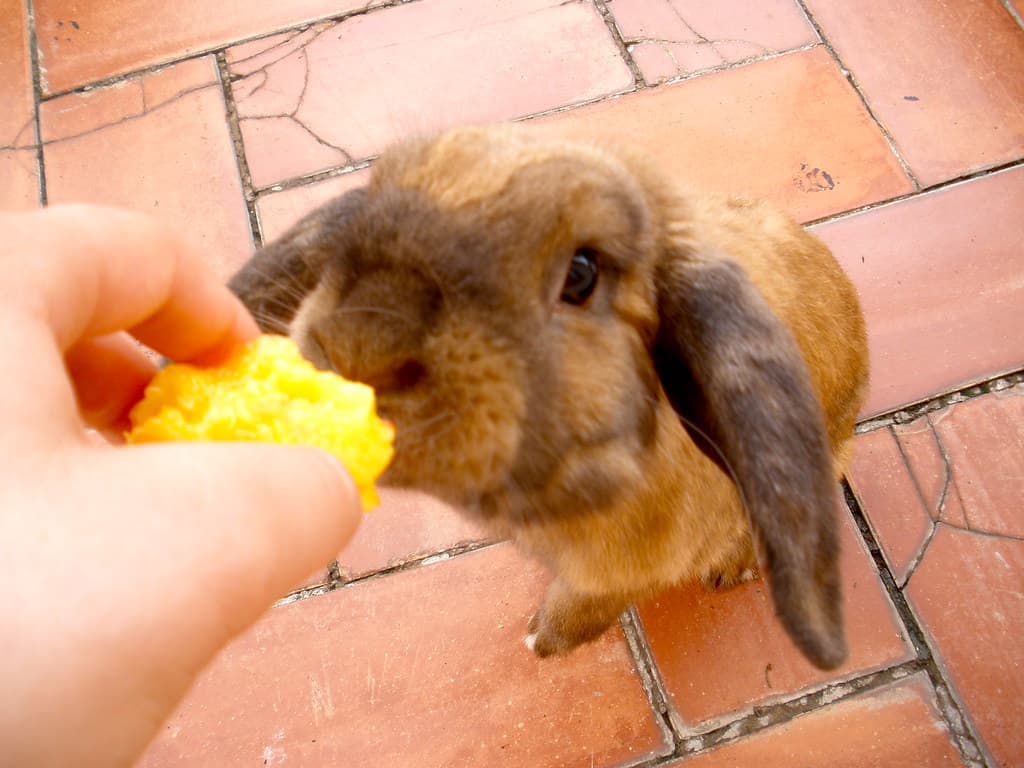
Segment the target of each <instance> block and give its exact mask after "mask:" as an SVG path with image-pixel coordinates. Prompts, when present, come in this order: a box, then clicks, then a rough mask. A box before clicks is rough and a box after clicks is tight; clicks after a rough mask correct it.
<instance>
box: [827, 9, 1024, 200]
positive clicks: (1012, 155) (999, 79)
mask: <svg viewBox="0 0 1024 768" xmlns="http://www.w3.org/2000/svg"><path fill="white" fill-rule="evenodd" d="M807 6H808V8H809V9H810V11H811V13H812V14H813V15H814V17H815V19H817V21H818V23H819V24H821V26H822V29H823V30H824V33H825V35H826V36H827V37H828V38H829V40H830V41H831V42H832V44H833V45H834V46H835V48H836V51H837V52H838V53H839V56H840V58H842V60H843V62H844V64H846V66H847V67H849V68H850V70H852V72H853V75H854V77H856V78H857V82H858V83H859V85H860V87H861V89H862V90H863V92H864V94H865V95H866V97H867V99H868V101H869V103H870V104H871V106H872V108H873V109H874V110H875V114H877V115H878V117H879V119H880V120H881V121H882V123H883V124H884V125H885V126H886V127H887V128H888V129H889V131H890V132H891V133H892V135H893V137H894V138H895V140H896V143H897V145H898V146H899V148H900V150H901V152H902V153H903V156H904V157H905V158H906V160H907V162H908V163H909V164H910V167H911V169H912V170H913V171H914V173H915V175H917V177H918V178H919V179H920V180H921V182H922V183H923V184H925V185H930V184H934V183H936V182H939V181H942V180H944V179H949V178H953V177H956V176H959V175H961V174H964V173H968V172H970V171H974V170H977V169H980V168H984V167H987V166H991V165H995V164H997V163H1002V162H1006V161H1009V160H1013V159H1016V158H1018V157H1020V156H1021V155H1024V32H1022V30H1021V28H1020V27H1019V26H1018V25H1017V23H1016V22H1015V21H1014V19H1013V18H1012V17H1011V16H1010V14H1008V13H1007V12H1006V9H1005V8H1004V7H1003V6H1002V4H1001V3H1000V2H999V0H959V1H958V2H955V3H950V2H946V0H922V2H917V3H913V4H911V5H906V6H905V5H900V4H894V3H888V2H885V0H871V2H866V3H860V2H857V3H855V2H849V0H807Z"/></svg>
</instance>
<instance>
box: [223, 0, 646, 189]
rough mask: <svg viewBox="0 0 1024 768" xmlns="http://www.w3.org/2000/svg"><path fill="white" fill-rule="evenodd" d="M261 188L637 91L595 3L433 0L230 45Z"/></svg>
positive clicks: (239, 102)
mask: <svg viewBox="0 0 1024 768" xmlns="http://www.w3.org/2000/svg"><path fill="white" fill-rule="evenodd" d="M228 56H229V60H230V66H231V72H232V75H233V77H236V78H239V79H237V80H236V81H235V82H234V85H233V89H234V94H235V101H236V103H237V105H238V113H239V117H240V119H241V128H242V135H243V138H244V140H245V147H246V156H247V158H248V161H249V167H250V170H251V171H252V177H253V182H254V184H255V185H256V186H258V187H263V186H268V185H270V184H273V183H274V182H277V181H281V180H283V179H288V178H291V177H295V176H301V175H304V174H308V173H310V172H312V171H316V170H319V169H322V168H327V167H331V166H337V165H344V164H345V163H347V162H350V161H351V160H359V159H362V158H367V157H370V156H373V155H376V154H378V153H379V152H380V151H381V150H382V149H383V148H384V147H385V146H386V145H387V144H389V143H390V142H392V141H394V140H395V139H397V138H400V137H403V136H407V135H410V134H415V133H423V132H429V131H433V130H437V129H440V128H442V127H446V126H450V125H454V124H457V123H466V122H493V121H499V120H505V119H509V118H515V117H521V116H524V115H528V114H532V113H536V112H541V111H544V110H548V109H552V108H555V107H559V106H563V105H566V104H573V103H577V102H582V101H586V100H588V99H593V98H596V97H599V96H603V95H605V94H609V93H614V92H617V91H621V90H624V89H627V88H631V87H633V77H632V74H631V73H630V71H629V68H628V67H627V66H626V63H625V61H623V59H622V57H621V56H620V55H619V51H618V48H616V46H615V44H614V42H613V40H612V37H611V35H610V33H609V31H608V28H607V26H606V25H605V23H604V20H603V19H602V18H601V16H600V14H599V13H598V12H597V11H596V9H595V8H594V7H593V6H591V4H590V3H563V2H560V0H520V2H517V3H508V2H502V0H431V2H420V3H411V4H408V5H400V6H396V7H393V8H388V9H384V10H381V11H379V12H375V13H371V14H366V15H364V16H358V17H354V18H352V19H350V20H348V21H344V22H342V23H340V24H323V25H317V26H314V27H311V28H310V29H308V30H306V31H305V32H302V33H300V34H287V35H280V36H278V37H274V38H269V39H266V40H260V41H257V42H254V43H249V44H246V45H242V46H239V47H238V48H234V49H231V50H230V51H229V52H228Z"/></svg>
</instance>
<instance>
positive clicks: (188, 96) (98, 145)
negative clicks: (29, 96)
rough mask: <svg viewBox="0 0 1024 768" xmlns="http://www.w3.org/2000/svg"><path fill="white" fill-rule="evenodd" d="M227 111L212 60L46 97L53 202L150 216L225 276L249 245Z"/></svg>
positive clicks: (49, 189)
mask: <svg viewBox="0 0 1024 768" xmlns="http://www.w3.org/2000/svg"><path fill="white" fill-rule="evenodd" d="M224 115H225V111H224V101H223V96H222V94H221V91H220V87H219V86H218V85H217V69H216V65H215V62H214V60H213V59H212V58H211V57H205V58H200V59H194V60H192V61H187V62H184V63H182V64H177V65H175V66H173V67H169V68H167V69H165V70H162V71H161V72H159V73H158V74H152V75H143V76H141V77H136V78H132V79H130V80H127V81H125V82H123V83H119V84H118V85H116V86H111V87H108V88H100V89H97V90H94V91H89V92H87V93H83V94H69V95H67V96H61V97H59V98H56V99H53V100H51V101H47V102H45V103H44V104H43V105H42V112H41V117H40V119H41V123H42V132H43V141H44V145H45V146H44V156H45V161H46V182H47V194H48V197H49V202H51V203H62V202H70V201H76V202H92V203H105V204H109V205H120V206H125V207H128V208H134V209H136V210H140V211H143V212H146V213H151V214H153V215H155V216H157V217H159V218H161V219H163V220H165V221H167V222H168V223H170V224H171V225H172V226H174V227H176V228H177V229H178V231H179V232H181V233H182V234H183V235H184V236H186V237H187V238H189V239H191V240H192V241H193V242H194V243H195V244H196V246H197V247H199V248H201V249H202V251H203V252H204V253H205V254H207V255H208V257H209V259H210V262H211V264H212V265H213V267H214V268H215V270H216V271H217V274H218V275H220V276H222V277H224V278H225V279H226V278H227V277H228V276H229V275H230V274H231V273H233V272H234V271H235V269H237V268H238V266H239V265H240V264H241V263H242V262H243V261H244V260H245V259H246V258H247V257H248V255H249V253H250V251H251V248H252V243H251V236H250V234H249V217H248V213H247V211H246V207H245V201H244V197H243V195H242V189H241V182H240V181H239V177H238V167H237V164H236V161H235V156H234V150H233V148H232V144H231V137H230V135H229V133H228V127H227V123H226V121H225V117H224ZM140 256H141V255H140Z"/></svg>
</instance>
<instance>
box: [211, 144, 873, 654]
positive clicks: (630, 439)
mask: <svg viewBox="0 0 1024 768" xmlns="http://www.w3.org/2000/svg"><path fill="white" fill-rule="evenodd" d="M231 285H232V288H233V289H234V290H235V292H236V293H237V294H238V295H239V296H240V297H241V298H242V300H243V301H245V303H246V304H247V306H248V307H249V308H250V309H251V310H252V312H253V314H254V315H255V316H256V318H257V319H258V321H259V322H260V323H261V325H262V327H263V328H264V329H265V330H267V331H277V332H281V331H288V332H290V333H291V335H292V336H293V337H294V338H295V339H296V340H297V341H298V343H299V345H300V347H301V348H302V350H303V352H304V353H305V354H306V355H307V356H308V357H309V358H310V359H311V360H312V361H314V362H315V363H316V364H317V365H319V366H321V367H324V368H333V369H336V370H337V371H339V372H340V373H342V374H343V375H345V376H347V377H350V378H355V379H359V380H362V381H365V382H368V383H370V384H372V385H373V386H375V387H376V388H377V390H378V395H379V407H380V410H381V412H382V413H383V414H384V415H385V416H386V417H387V418H390V419H392V420H393V421H394V422H395V423H396V425H397V433H398V434H397V443H396V455H395V460H394V463H393V465H392V466H391V468H390V469H389V470H388V472H387V473H386V475H385V477H384V478H383V480H384V482H385V483H388V484H392V485H401V486H410V487H415V488H419V489H421V490H424V491H427V492H429V493H433V494H436V495H437V496H439V497H441V498H443V499H445V500H447V501H449V502H450V503H453V504H455V505H457V506H460V507H462V508H463V509H465V510H466V511H467V513H468V514H470V515H473V516H474V517H475V518H476V519H479V520H482V521H484V522H485V523H487V524H489V525H490V526H491V527H492V529H494V530H495V531H496V532H498V533H500V534H503V535H510V536H511V537H512V538H513V539H514V540H515V541H517V542H518V543H519V544H520V545H521V546H522V547H524V548H525V549H526V550H528V551H529V552H530V553H532V554H533V555H535V556H536V557H538V558H540V559H541V560H542V561H544V562H545V563H547V564H548V565H549V566H550V567H551V569H552V570H553V571H554V573H555V577H556V578H555V580H554V582H553V584H552V585H551V587H550V589H549V590H548V593H547V595H546V597H545V600H544V603H543V606H542V608H541V609H540V610H539V611H538V613H537V615H536V616H535V617H534V619H533V621H532V623H531V626H530V628H529V632H530V635H529V637H528V638H527V642H528V645H530V646H531V647H532V648H533V649H534V650H535V652H536V653H538V654H539V655H541V656H546V655H548V654H552V653H562V652H566V651H569V650H571V649H572V648H574V647H576V646H577V645H579V644H580V643H583V642H586V641H590V640H593V639H595V638H597V637H598V636H599V635H601V634H602V633H603V632H604V631H605V630H606V629H607V628H608V627H609V626H610V625H611V624H612V623H613V622H614V621H615V620H616V618H617V617H618V616H619V615H620V613H621V612H622V610H623V609H624V608H625V607H626V606H627V605H628V604H629V603H630V602H632V601H635V600H637V599H640V598H643V597H646V596H649V595H651V594H653V593H655V592H656V591H658V590H660V589H663V588H665V587H668V586H669V585H672V584H675V583H678V582H681V581H684V580H690V579H701V580H703V581H704V582H705V583H706V584H708V585H711V586H719V585H726V584H731V583H734V582H736V581H738V580H741V579H742V578H746V577H748V576H749V574H750V569H752V568H753V567H754V565H755V562H756V561H755V549H756V551H757V553H759V555H760V561H761V563H762V565H763V566H764V569H765V571H766V572H767V576H768V578H769V581H770V584H771V592H772V597H773V600H774V603H775V606H776V611H777V613H778V615H779V618H780V620H781V622H782V624H783V625H784V626H785V628H786V630H787V631H788V632H789V634H790V636H791V637H792V638H793V640H794V642H795V643H796V645H797V646H798V647H799V648H800V649H801V650H802V651H803V653H804V654H805V655H806V656H807V658H808V659H810V660H811V661H812V662H813V663H814V664H816V665H818V666H820V667H825V668H829V667H834V666H836V665H838V664H840V663H841V662H842V661H843V660H844V658H845V656H846V647H845V641H844V636H843V625H842V617H841V606H840V594H839V593H840V589H839V576H838V563H837V552H838V544H837V537H836V530H835V527H836V522H835V517H834V516H835V508H836V479H837V477H838V476H839V475H840V474H841V473H842V470H843V467H844V463H845V458H846V454H847V449H848V444H849V441H850V439H851V437H852V434H853V426H854V419H855V417H856V415H857V412H858V409H859V408H860V406H861V403H862V400H863V397H864V394H865V389H866V379H867V351H866V342H865V333H864V323H863V319H862V316H861V311H860V308H859V305H858V301H857V297H856V294H855V291H854V289H853V287H852V285H851V284H850V282H849V280H848V279H847V278H846V277H845V276H844V274H843V272H842V271H841V270H840V268H839V266H838V265H837V263H836V262H835V260H834V259H833V257H832V255H831V254H830V253H829V251H828V249H827V248H826V247H825V246H824V245H823V244H822V243H821V242H820V241H819V240H817V239H816V238H815V237H813V236H812V235H810V234H808V233H806V232H805V231H804V230H803V229H802V228H801V227H799V226H798V225H796V224H795V223H793V222H792V221H790V220H789V219H788V218H786V217H785V216H783V215H782V214H780V213H778V212H776V211H775V210H773V209H772V208H770V207H768V206H766V205H763V204H760V203H753V202H746V201H740V200H726V201H720V200H714V199H711V198H709V197H706V196H703V195H695V194H689V193H684V192H682V191H680V190H679V189H677V188H676V187H674V186H673V185H672V184H671V183H668V182H667V181H665V180H663V179H661V178H659V177H658V175H657V174H656V173H655V172H653V171H652V170H651V169H650V168H649V167H648V166H647V165H646V164H645V163H644V161H643V160H641V159H639V158H637V157H634V156H632V155H631V154H629V153H626V152H623V151H621V150H617V149H614V148H598V147H593V146H589V145H575V144H571V143H565V142H562V141H552V140H549V139H543V138H541V137H540V136H539V135H538V134H537V133H535V130H534V129H532V128H530V127H526V126H504V127H496V128H464V129H459V130H455V131H452V132H449V133H446V134H443V135H440V136H437V137H429V138H422V139H416V140H412V141H408V142H406V143H403V144H400V145H398V146H396V147H394V148H392V149H391V150H389V151H388V152H386V153H385V154H384V155H383V156H382V157H381V158H380V159H379V160H378V161H377V163H376V164H375V166H374V169H373V175H372V178H371V179H370V181H369V183H368V185H367V186H366V187H365V188H361V189H357V190H355V191H352V192H349V193H347V194H345V195H343V196H342V197H339V198H337V199H335V200H334V201H333V202H330V203H329V204H327V205H326V206H324V207H323V208H321V209H319V210H317V211H315V212H313V213H312V214H310V215H309V216H307V217H306V218H304V219H303V220H302V221H300V222H299V223H298V224H296V225H295V226H294V227H293V228H292V229H291V230H290V231H289V232H287V233H286V234H285V235H284V236H283V237H282V238H281V239H280V240H279V241H278V242H276V243H273V244H271V245H269V246H267V247H266V248H264V249H263V250H261V251H260V252H258V253H257V254H256V255H255V256H254V257H253V259H252V260H251V261H250V262H249V263H248V264H247V265H246V266H245V267H244V268H243V269H242V270H241V272H240V273H239V274H238V275H236V276H235V277H234V279H233V280H232V282H231ZM751 532H753V537H751ZM754 542H756V545H757V546H756V547H755V546H754Z"/></svg>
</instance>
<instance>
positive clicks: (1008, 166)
mask: <svg viewBox="0 0 1024 768" xmlns="http://www.w3.org/2000/svg"><path fill="white" fill-rule="evenodd" d="M1017 168H1024V157H1018V158H1016V159H1014V160H1008V161H1006V162H1005V163H997V164H995V165H990V166H987V167H985V168H980V169H978V170H976V171H971V172H970V173H965V174H962V175H960V176H955V177H954V178H952V179H946V180H945V181H939V182H936V183H935V184H932V185H930V186H927V187H922V188H921V189H919V190H915V191H913V192H907V193H905V194H902V195H896V196H895V197H890V198H886V199H885V200H879V201H877V202H874V203H868V204H867V205H861V206H858V207H857V208H851V209H849V210H847V211H840V212H839V213H831V214H829V215H828V216H822V217H821V218H820V219H812V220H811V221H807V222H804V223H803V224H802V225H801V226H804V227H817V226H820V225H822V224H832V223H834V222H836V221H842V220H843V219H848V218H850V217H851V216H859V215H860V214H862V213H866V212H868V211H873V210H876V209H878V208H885V207H886V206H889V205H895V204H896V203H902V202H905V201H906V200H911V199H913V198H916V197H922V196H923V195H927V194H930V193H932V192H940V191H942V190H944V189H949V188H950V187H955V186H958V185H960V184H967V183H969V182H971V181H975V180H976V179H981V178H984V177H986V176H994V175H996V174H997V173H1002V172H1003V171H1012V170H1015V169H1017Z"/></svg>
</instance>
